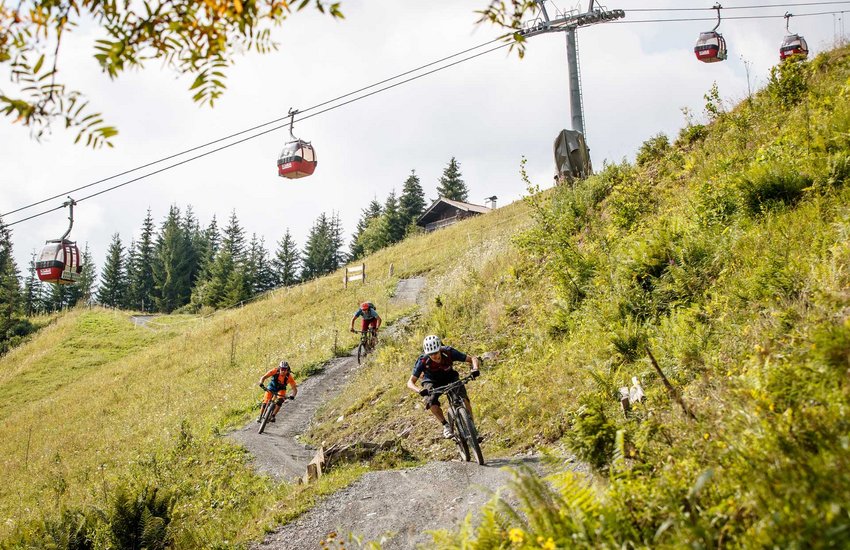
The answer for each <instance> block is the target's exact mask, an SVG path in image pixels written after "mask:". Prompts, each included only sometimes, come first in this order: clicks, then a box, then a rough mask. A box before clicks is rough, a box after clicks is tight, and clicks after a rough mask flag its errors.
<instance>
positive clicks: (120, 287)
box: [97, 233, 128, 308]
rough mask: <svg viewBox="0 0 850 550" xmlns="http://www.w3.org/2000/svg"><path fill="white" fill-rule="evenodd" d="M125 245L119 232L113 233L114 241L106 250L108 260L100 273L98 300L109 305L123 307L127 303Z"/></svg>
mask: <svg viewBox="0 0 850 550" xmlns="http://www.w3.org/2000/svg"><path fill="white" fill-rule="evenodd" d="M125 262H126V256H125V255H124V245H122V244H121V237H120V235H118V233H115V234H114V235H112V242H111V243H109V248H108V249H107V250H106V261H105V262H104V264H103V271H102V272H101V274H100V288H99V289H98V291H97V301H98V302H100V303H101V304H103V305H105V306H108V307H115V308H121V307H125V306H126V304H127V288H128V284H127V272H126V269H125Z"/></svg>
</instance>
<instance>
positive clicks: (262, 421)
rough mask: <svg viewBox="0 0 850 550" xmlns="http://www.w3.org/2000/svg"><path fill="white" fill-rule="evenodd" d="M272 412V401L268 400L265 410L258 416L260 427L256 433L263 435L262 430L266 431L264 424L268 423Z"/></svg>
mask: <svg viewBox="0 0 850 550" xmlns="http://www.w3.org/2000/svg"><path fill="white" fill-rule="evenodd" d="M273 410H274V400H271V399H270V400H269V402H268V403H266V404H265V408H264V409H263V413H262V415H261V416H260V427H259V428H257V433H258V434H261V433H263V430H265V429H266V424H268V422H269V418H271V417H272V411H273Z"/></svg>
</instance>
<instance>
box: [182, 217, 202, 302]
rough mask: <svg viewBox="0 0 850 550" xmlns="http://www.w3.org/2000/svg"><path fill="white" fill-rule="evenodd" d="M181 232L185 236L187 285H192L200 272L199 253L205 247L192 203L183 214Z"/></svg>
mask: <svg viewBox="0 0 850 550" xmlns="http://www.w3.org/2000/svg"><path fill="white" fill-rule="evenodd" d="M183 234H184V235H185V236H186V245H187V246H186V261H187V262H188V264H189V265H188V269H189V287H190V288H191V287H193V286H194V285H195V282H196V281H197V280H198V277H199V276H200V273H201V254H202V253H203V250H202V249H204V248H205V246H204V243H203V242H202V240H203V232H202V231H201V226H200V224H199V223H198V219H197V218H196V217H195V212H194V211H193V210H192V205H191V204H190V205H188V206H187V207H186V213H185V214H184V215H183Z"/></svg>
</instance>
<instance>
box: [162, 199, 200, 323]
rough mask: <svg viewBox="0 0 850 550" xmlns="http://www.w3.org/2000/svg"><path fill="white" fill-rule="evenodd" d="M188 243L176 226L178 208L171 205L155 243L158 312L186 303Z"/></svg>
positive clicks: (187, 289)
mask: <svg viewBox="0 0 850 550" xmlns="http://www.w3.org/2000/svg"><path fill="white" fill-rule="evenodd" d="M188 248H189V243H188V239H187V238H186V235H185V233H184V231H183V227H182V224H181V223H180V209H179V208H177V207H176V206H172V207H171V208H170V209H169V212H168V217H167V218H166V219H165V222H163V224H162V228H161V230H160V233H159V235H158V236H157V242H156V254H155V256H154V264H153V278H154V283H155V284H156V297H155V303H156V306H157V309H158V310H159V311H163V312H165V313H171V312H172V311H174V310H175V309H177V308H178V307H180V306H183V305H185V304H186V303H188V302H189V298H190V296H191V287H190V285H189V276H190V265H189V258H188V253H187V251H188Z"/></svg>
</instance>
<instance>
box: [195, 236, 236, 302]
mask: <svg viewBox="0 0 850 550" xmlns="http://www.w3.org/2000/svg"><path fill="white" fill-rule="evenodd" d="M234 271H236V265H235V262H234V261H233V256H231V255H230V252H228V250H227V249H226V248H222V249H221V250H219V251H218V254H216V256H215V260H214V261H213V263H212V264H211V265H210V267H209V278H208V279H207V281H205V282H204V283H203V284H202V285H201V287H200V288H198V289H197V290H198V300H199V301H200V303H201V304H203V305H205V306H209V307H214V308H217V307H222V306H223V305H224V303H225V295H226V293H227V290H228V281H229V280H230V277H231V275H232V274H233V272H234Z"/></svg>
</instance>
